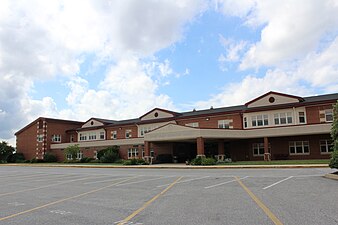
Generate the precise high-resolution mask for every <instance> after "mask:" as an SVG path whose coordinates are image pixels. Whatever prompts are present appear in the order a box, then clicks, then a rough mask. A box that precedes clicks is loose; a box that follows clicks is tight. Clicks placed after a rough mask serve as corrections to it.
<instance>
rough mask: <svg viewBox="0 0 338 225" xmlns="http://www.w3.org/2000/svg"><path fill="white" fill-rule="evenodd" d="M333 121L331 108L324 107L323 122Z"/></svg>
mask: <svg viewBox="0 0 338 225" xmlns="http://www.w3.org/2000/svg"><path fill="white" fill-rule="evenodd" d="M332 121H333V110H332V109H326V110H325V122H332Z"/></svg>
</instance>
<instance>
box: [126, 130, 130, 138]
mask: <svg viewBox="0 0 338 225" xmlns="http://www.w3.org/2000/svg"><path fill="white" fill-rule="evenodd" d="M126 138H131V130H126Z"/></svg>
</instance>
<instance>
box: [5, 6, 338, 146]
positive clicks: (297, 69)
mask: <svg viewBox="0 0 338 225" xmlns="http://www.w3.org/2000/svg"><path fill="white" fill-rule="evenodd" d="M0 2H1V4H0V140H6V141H8V142H9V143H10V144H12V145H14V144H15V138H14V133H15V132H16V131H17V130H18V129H20V128H22V127H23V126H24V125H26V124H28V123H29V122H31V121H32V120H34V119H36V118H37V117H39V116H45V117H55V118H62V119H73V120H80V121H85V120H87V119H89V118H90V117H100V118H107V119H126V118H135V117H139V116H140V115H142V114H144V113H145V112H147V111H149V110H151V109H152V108H154V107H161V108H165V109H168V110H173V111H189V110H192V109H193V108H196V109H205V108H209V107H210V106H213V107H222V106H229V105H237V104H243V103H245V102H246V101H249V100H251V99H253V98H255V97H257V96H259V95H261V94H264V93H265V92H267V91H270V90H274V91H279V92H284V93H288V94H293V95H300V96H308V95H317V94H325V93H334V92H338V1H335V0H320V1H318V0H271V1H264V0H261V1H260V0H209V1H208V0H204V1H203V0H78V1H77V0H48V1H45V0H30V1H24V0H22V1H20V0H0Z"/></svg>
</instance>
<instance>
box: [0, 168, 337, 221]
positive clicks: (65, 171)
mask: <svg viewBox="0 0 338 225" xmlns="http://www.w3.org/2000/svg"><path fill="white" fill-rule="evenodd" d="M329 172H332V171H331V170H330V169H328V168H311V169H129V168H128V169H111V168H48V167H15V166H0V179H1V183H0V224H8V225H17V224H24V225H39V224H41V225H46V224H48V225H60V224H66V225H75V224H77V225H95V224H100V225H101V224H102V225H103V224H104V225H114V224H138V225H141V224H142V225H143V224H144V225H147V224H154V225H161V224H163V225H164V224H166V225H167V224H184V225H188V224H212V225H215V224H250V225H253V224H260V225H261V224H330V225H332V224H338V213H337V212H338V181H336V180H330V179H327V178H324V177H323V175H324V174H325V173H329Z"/></svg>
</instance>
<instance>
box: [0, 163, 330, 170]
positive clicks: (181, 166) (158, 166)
mask: <svg viewBox="0 0 338 225" xmlns="http://www.w3.org/2000/svg"><path fill="white" fill-rule="evenodd" d="M0 166H29V167H66V168H123V169H126V168H140V169H259V168H263V169H264V168H266V169H269V168H328V167H329V166H328V164H298V165H288V164H285V165H213V166H191V165H185V164H180V163H167V164H153V165H132V166H124V165H105V164H102V165H91V164H49V163H36V164H31V163H15V164H14V163H13V164H0Z"/></svg>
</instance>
